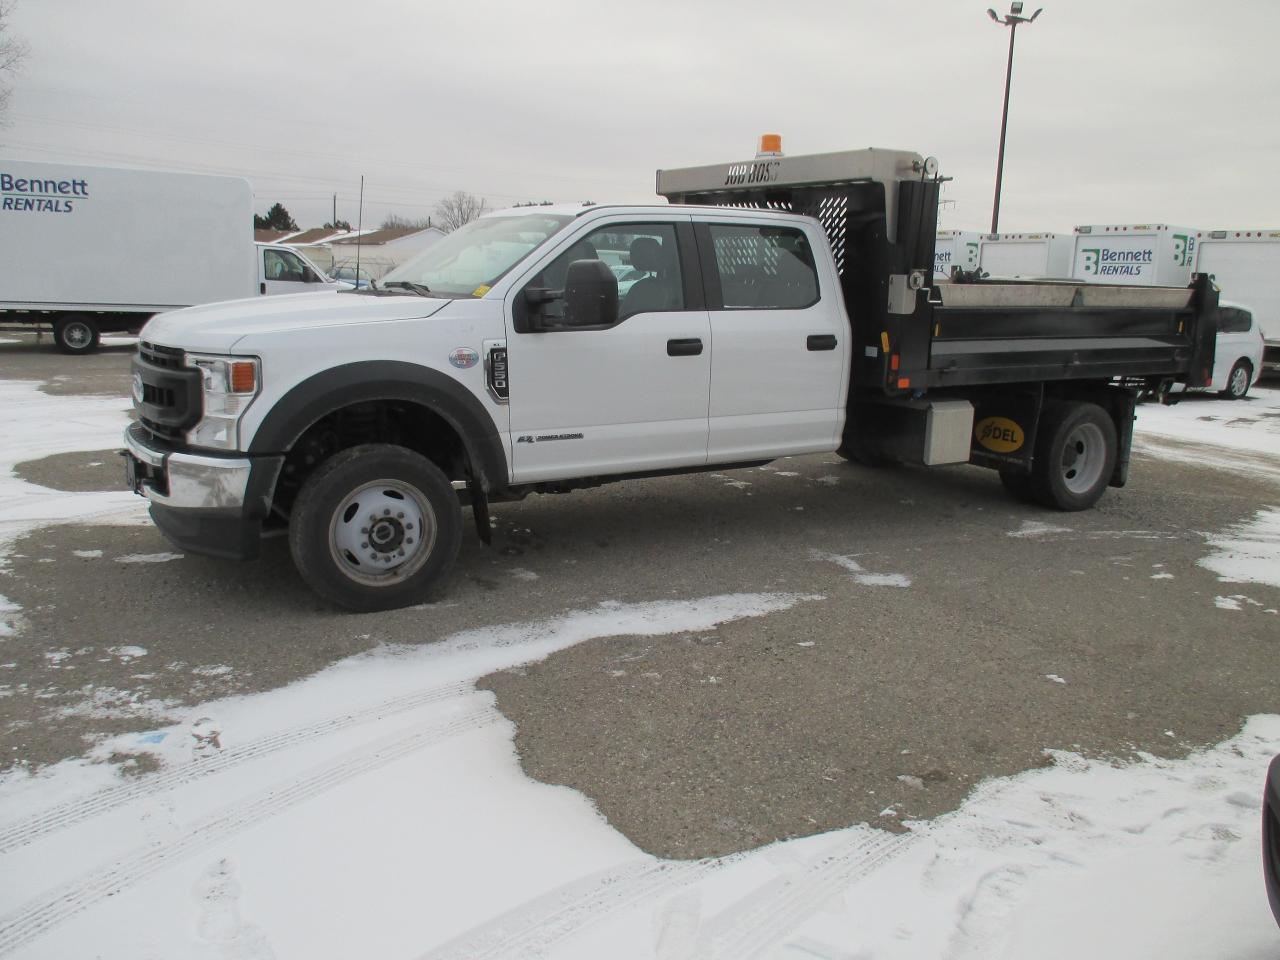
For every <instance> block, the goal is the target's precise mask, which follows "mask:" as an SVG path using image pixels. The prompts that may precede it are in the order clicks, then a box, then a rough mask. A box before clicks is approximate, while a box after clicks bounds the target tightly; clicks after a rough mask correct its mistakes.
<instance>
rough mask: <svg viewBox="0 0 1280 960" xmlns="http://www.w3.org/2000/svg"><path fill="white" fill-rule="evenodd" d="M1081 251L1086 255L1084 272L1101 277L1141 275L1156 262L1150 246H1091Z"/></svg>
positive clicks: (1083, 266) (1083, 265)
mask: <svg viewBox="0 0 1280 960" xmlns="http://www.w3.org/2000/svg"><path fill="white" fill-rule="evenodd" d="M1080 253H1081V254H1082V255H1083V257H1084V263H1083V264H1082V269H1083V270H1084V272H1085V273H1087V274H1091V275H1094V276H1099V277H1140V276H1142V275H1143V274H1144V273H1145V272H1146V268H1147V267H1148V266H1149V265H1151V264H1153V263H1155V251H1154V250H1152V249H1151V248H1149V247H1148V248H1144V249H1142V250H1111V249H1109V248H1107V247H1089V248H1086V249H1084V250H1081V251H1080Z"/></svg>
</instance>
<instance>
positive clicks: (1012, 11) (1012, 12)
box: [987, 2, 1043, 233]
mask: <svg viewBox="0 0 1280 960" xmlns="http://www.w3.org/2000/svg"><path fill="white" fill-rule="evenodd" d="M1042 10H1043V8H1038V9H1037V10H1036V12H1035V13H1033V14H1032V15H1031V16H1029V17H1024V16H1023V15H1022V4H1021V3H1017V2H1015V3H1011V4H1010V5H1009V12H1008V13H1007V14H1005V15H1004V16H1003V17H1001V16H1000V15H999V14H998V13H996V12H995V11H994V10H992V9H991V8H989V7H988V8H987V16H989V17H990V18H991V19H992V20H994V21H995V22H996V23H998V24H999V25H1000V26H1002V27H1008V28H1009V66H1008V68H1007V69H1006V70H1005V73H1004V112H1003V113H1002V114H1001V115H1000V153H999V156H998V157H997V159H996V201H995V205H994V206H993V207H992V208H991V232H992V233H995V232H996V231H997V229H998V228H999V226H1000V182H1001V181H1002V180H1003V179H1004V131H1005V128H1006V127H1007V126H1008V125H1009V83H1010V82H1011V81H1012V80H1013V41H1014V38H1015V37H1017V35H1018V24H1020V23H1032V22H1034V21H1035V19H1036V17H1038V16H1040V13H1041V11H1042Z"/></svg>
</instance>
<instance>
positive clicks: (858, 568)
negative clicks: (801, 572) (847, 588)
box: [811, 550, 911, 587]
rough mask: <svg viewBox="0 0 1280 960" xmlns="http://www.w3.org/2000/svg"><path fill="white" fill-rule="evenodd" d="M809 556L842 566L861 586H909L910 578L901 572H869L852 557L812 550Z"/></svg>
mask: <svg viewBox="0 0 1280 960" xmlns="http://www.w3.org/2000/svg"><path fill="white" fill-rule="evenodd" d="M811 556H812V558H813V559H814V560H826V561H827V562H829V563H834V564H836V565H837V566H840V567H844V569H846V570H848V571H849V572H850V573H851V574H853V580H854V582H855V583H857V584H859V585H860V586H863V587H909V586H911V578H910V577H908V576H907V575H906V574H902V573H869V572H868V571H866V570H865V569H863V567H862V565H861V564H860V563H858V561H856V560H854V559H853V557H846V556H841V555H840V554H836V553H819V552H818V551H816V550H815V551H812V553H811Z"/></svg>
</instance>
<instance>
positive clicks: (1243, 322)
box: [1218, 307, 1253, 333]
mask: <svg viewBox="0 0 1280 960" xmlns="http://www.w3.org/2000/svg"><path fill="white" fill-rule="evenodd" d="M1252 326H1253V315H1252V314H1250V313H1249V311H1248V310H1237V309H1236V308H1235V307H1219V308H1218V332H1219V333H1248V332H1249V330H1250V328H1251V327H1252Z"/></svg>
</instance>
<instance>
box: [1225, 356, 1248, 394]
mask: <svg viewBox="0 0 1280 960" xmlns="http://www.w3.org/2000/svg"><path fill="white" fill-rule="evenodd" d="M1252 381H1253V367H1252V366H1251V365H1250V364H1249V361H1248V360H1237V361H1236V365H1235V366H1234V367H1232V368H1231V372H1230V373H1229V374H1227V385H1226V387H1225V388H1224V389H1223V390H1222V395H1223V396H1224V397H1227V398H1229V399H1231V400H1243V399H1244V398H1245V397H1246V396H1248V394H1249V385H1250V383H1251V382H1252Z"/></svg>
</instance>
